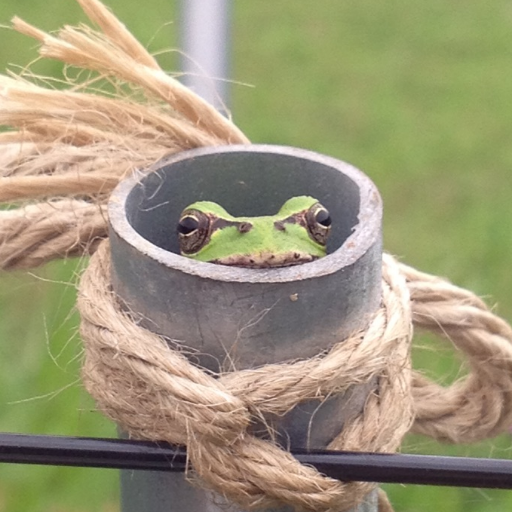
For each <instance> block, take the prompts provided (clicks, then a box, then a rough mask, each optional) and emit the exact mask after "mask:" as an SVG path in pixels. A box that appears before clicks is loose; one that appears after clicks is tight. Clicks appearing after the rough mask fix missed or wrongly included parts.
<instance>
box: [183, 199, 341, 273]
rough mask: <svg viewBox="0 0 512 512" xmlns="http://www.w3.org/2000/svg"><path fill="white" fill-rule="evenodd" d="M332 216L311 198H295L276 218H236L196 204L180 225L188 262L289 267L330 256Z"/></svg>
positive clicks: (202, 203) (209, 205)
mask: <svg viewBox="0 0 512 512" xmlns="http://www.w3.org/2000/svg"><path fill="white" fill-rule="evenodd" d="M330 228H331V218H330V216H329V212H328V211H327V210H326V209H325V207H323V206H322V205H321V204H320V203H319V202H318V201H317V200H316V199H314V198H313V197H309V196H300V197H292V198H291V199H289V200H288V201H286V203H284V205H283V206H282V207H281V209H280V210H279V212H277V214H276V215H272V216H266V217H233V216H232V215H230V214H229V213H228V212H227V211H226V210H224V208H222V207H221V206H219V205H218V204H216V203H212V202H210V201H199V202H196V203H193V204H191V205H190V206H188V207H187V208H185V210H184V211H183V213H182V214H181V217H180V220H179V223H178V236H179V241H180V250H181V254H182V255H183V256H187V257H189V258H192V259H195V260H199V261H207V262H210V263H220V264H223V265H234V266H239V267H249V268H263V267H284V266H289V265H296V264H298V263H305V262H308V261H312V260H315V259H317V258H321V257H322V256H325V254H326V252H325V245H326V242H327V238H328V236H329V232H330Z"/></svg>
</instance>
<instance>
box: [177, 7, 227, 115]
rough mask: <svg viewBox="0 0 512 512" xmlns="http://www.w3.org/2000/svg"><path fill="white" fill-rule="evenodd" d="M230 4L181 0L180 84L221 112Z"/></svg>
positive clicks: (225, 81)
mask: <svg viewBox="0 0 512 512" xmlns="http://www.w3.org/2000/svg"><path fill="white" fill-rule="evenodd" d="M230 11H231V2H230V0H182V2H181V22H180V49H181V50H182V52H183V53H182V58H181V69H182V71H183V72H184V73H185V74H184V76H183V83H184V84H185V85H187V86H188V87H190V88H191V89H192V90H193V91H194V92H195V93H196V94H198V95H199V96H201V97H202V98H204V99H205V100H206V101H208V102H209V103H211V104H212V105H213V106H214V107H216V108H217V109H218V110H220V111H225V110H226V106H227V104H228V100H229V98H228V95H229V83H228V82H227V79H228V77H229V58H230Z"/></svg>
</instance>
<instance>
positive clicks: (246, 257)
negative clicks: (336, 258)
mask: <svg viewBox="0 0 512 512" xmlns="http://www.w3.org/2000/svg"><path fill="white" fill-rule="evenodd" d="M316 259H318V258H317V257H316V256H312V255H311V254H308V253H306V252H300V251H293V252H286V253H282V254H275V253H272V252H261V253H258V254H236V255H231V256H226V257H224V258H218V259H216V260H214V261H212V263H218V264H220V265H229V266H233V267H245V268H271V267H290V266H292V265H300V264H301V263H308V262H309V261H313V260H316Z"/></svg>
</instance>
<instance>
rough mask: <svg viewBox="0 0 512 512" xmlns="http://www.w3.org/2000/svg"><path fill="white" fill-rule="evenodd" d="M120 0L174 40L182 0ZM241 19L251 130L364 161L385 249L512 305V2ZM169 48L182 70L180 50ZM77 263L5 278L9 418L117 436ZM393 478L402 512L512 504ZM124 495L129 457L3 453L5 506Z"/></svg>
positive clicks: (327, 9)
mask: <svg viewBox="0 0 512 512" xmlns="http://www.w3.org/2000/svg"><path fill="white" fill-rule="evenodd" d="M168 4H172V5H168ZM109 5H111V6H112V7H113V9H114V10H115V11H116V12H117V14H118V15H119V16H120V17H121V18H122V19H123V20H124V22H125V23H126V24H127V25H128V27H129V28H130V29H131V30H132V31H133V32H134V33H135V34H136V35H137V37H139V39H140V40H141V41H142V42H143V43H145V44H148V45H149V46H150V48H151V49H152V50H154V51H157V50H160V49H162V48H167V47H172V46H176V32H177V29H178V22H177V18H176V15H175V6H174V4H173V2H170V1H168V0H149V1H148V2H147V3H146V4H145V5H144V7H141V4H140V2H128V1H126V0H124V1H123V0H115V1H114V0H111V1H110V2H109ZM14 14H19V15H20V16H22V17H24V18H25V19H27V20H28V21H32V22H35V23H37V24H38V25H40V26H41V27H43V28H45V29H49V30H51V29H56V28H58V27H59V26H61V25H62V24H64V23H75V22H76V21H78V20H84V17H83V15H81V14H80V11H79V8H78V7H77V6H76V5H74V3H73V2H72V1H70V0H50V1H46V2H43V1H41V0H39V1H37V0H31V1H30V2H29V1H26V0H25V1H19V0H3V1H2V3H1V5H0V23H7V22H8V20H9V18H10V17H11V16H12V15H14ZM167 21H171V22H172V21H174V22H175V23H174V24H165V22H167ZM233 22H234V33H233V36H234V46H233V61H234V62H233V79H234V80H236V81H237V82H242V83H248V84H251V85H253V87H245V86H242V85H233V87H232V93H233V101H232V108H233V115H234V118H235V120H236V122H237V124H238V125H239V126H240V127H241V128H242V129H243V130H244V131H245V132H246V133H247V135H248V136H249V137H250V138H251V140H252V141H253V142H266V143H278V144H288V145H293V146H301V147H304V148H308V149H312V150H316V151H320V152H323V153H326V154H329V155H332V156H335V157H338V158H341V159H344V160H347V161H349V162H351V163H353V164H355V165H356V166H358V167H360V168H361V169H362V170H364V171H365V172H366V173H367V174H368V175H369V176H370V177H371V178H372V179H373V180H374V181H375V182H376V184H377V186H378V187H379V189H380V191H381V193H382V196H383V199H384V205H385V220H384V233H385V246H386V249H387V250H388V251H390V252H392V253H394V254H397V255H398V256H399V257H400V258H402V259H403V260H404V261H406V262H407V263H409V264H412V265H414V266H417V267H419V268H420V269H422V270H425V271H429V272H432V273H435V274H440V275H443V276H448V277H450V278H451V279H452V280H453V281H454V282H456V283H457V284H459V285H461V286H465V287H468V288H471V289H473V290H474V291H475V292H477V293H478V294H480V295H486V296H488V297H489V301H490V303H492V304H494V303H497V304H498V307H497V311H498V312H499V313H500V314H501V315H503V316H504V317H506V318H508V319H512V297H511V294H510V290H512V270H511V265H510V262H511V260H512V172H511V168H512V144H511V142H512V101H511V100H510V98H511V96H512V6H511V5H510V3H509V2H508V1H505V0H488V1H486V2H484V1H482V0H466V1H465V2H461V1H460V0H452V1H451V2H445V1H441V0H431V1H420V0H409V1H407V2H406V1H404V0H389V1H387V2H383V1H382V0H343V1H337V0H336V1H334V0H324V1H323V2H315V3H313V2H294V1H292V0H288V1H281V2H238V3H236V8H235V11H234V19H233ZM155 32H156V34H155ZM0 34H1V37H2V45H0V65H1V67H2V69H4V68H5V67H6V65H7V64H8V63H15V64H17V65H22V66H23V65H25V64H26V63H28V62H29V61H31V60H32V59H33V58H34V56H35V51H34V44H33V42H32V41H30V40H26V39H25V38H23V37H22V36H19V35H16V34H14V33H12V32H10V31H8V30H3V31H1V32H0ZM163 63H164V66H165V67H166V68H167V69H169V70H171V69H175V66H176V58H175V54H174V55H173V54H169V55H165V56H164V57H163ZM37 69H38V70H39V71H40V72H45V73H59V70H60V66H58V65H57V64H54V63H49V64H43V63H41V64H38V66H37ZM75 274H76V267H75V264H73V263H69V262H68V263H67V264H65V265H60V264H52V265H49V266H48V267H47V268H44V269H41V270H38V271H37V272H35V273H34V274H32V275H24V274H21V273H17V274H14V275H7V276H1V277H0V314H1V319H0V340H1V345H0V431H15V432H31V433H46V434H63V435H98V436H111V435H114V434H115V429H114V427H113V426H112V425H111V424H109V422H107V421H106V420H105V419H103V418H102V417H101V416H99V415H98V414H97V413H95V412H93V404H92V401H91V400H90V399H89V398H88V397H87V396H86V394H85V393H84V392H83V391H82V390H81V388H80V385H79V383H78V381H77V379H78V378H79V358H80V350H81V348H80V341H79V338H78V336H77V335H76V326H77V319H76V315H75V314H70V311H71V310H72V307H73V306H72V305H73V300H74V295H75V292H74V287H73V285H69V284H67V283H70V282H74V277H75ZM61 283H64V284H61ZM69 340H71V341H69ZM425 343H429V342H428V341H426V342H425ZM415 365H416V366H417V367H420V368H424V369H425V371H428V372H429V373H430V374H433V375H435V376H437V378H439V379H447V380H448V381H449V380H450V379H451V378H453V377H454V376H455V375H457V374H458V372H459V362H458V359H456V358H454V357H453V355H452V353H451V351H450V350H448V349H442V350H439V349H436V350H432V349H429V350H416V351H415ZM59 390H61V392H60V393H59V394H55V393H56V392H58V391H59ZM46 395H48V396H46ZM54 395H55V396H54ZM38 397H41V398H38ZM26 399H31V400H29V401H26ZM510 445H511V439H510V436H508V435H503V436H501V437H500V438H498V439H494V440H491V441H489V442H487V443H481V444H479V445H478V446H472V447H468V446H463V447H460V446H459V447H449V446H440V445H438V444H436V443H432V442H430V441H428V440H425V439H424V438H419V437H411V438H409V439H407V440H406V443H405V446H404V450H405V451H409V452H417V453H443V454H458V455H471V456H497V457H510V456H511V452H510ZM92 489H94V491H92ZM386 489H387V490H388V491H389V492H390V495H391V498H392V501H393V503H394V505H395V506H396V509H397V511H401V512H423V511H425V512H427V511H432V510H435V509H441V510H443V511H446V512H460V511H463V510H464V512H477V511H478V512H487V511H496V510H500V511H501V510H510V509H511V508H512V493H507V492H505V491H488V490H485V491H482V490H468V489H455V488H434V487H419V486H398V485H396V486H386ZM117 493H118V488H117V475H116V473H115V471H106V470H105V471H99V470H90V469H59V468H38V467H27V466H24V467H21V466H19V467H16V466H7V465H4V466H2V467H0V511H4V510H5V511H9V512H21V511H23V512H42V511H45V512H46V511H51V512H65V511H73V512H82V511H83V512H85V511H91V512H92V511H98V510H100V511H101V510H105V511H107V510H116V507H117V504H116V502H117Z"/></svg>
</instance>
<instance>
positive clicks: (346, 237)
mask: <svg viewBox="0 0 512 512" xmlns="http://www.w3.org/2000/svg"><path fill="white" fill-rule="evenodd" d="M149 171H150V172H149V173H148V174H146V175H144V176H143V177H141V176H138V177H132V178H129V179H128V180H126V181H125V182H123V183H121V184H120V186H119V187H118V188H117V189H116V190H115V192H114V194H113V196H112V199H111V202H110V206H109V219H110V223H111V230H110V231H111V232H110V240H111V248H112V263H113V268H112V279H113V285H114V289H115V291H116V293H117V294H118V296H119V297H120V298H121V300H122V301H123V302H125V303H126V304H128V305H129V307H130V309H131V310H132V311H136V312H138V313H140V316H141V319H144V320H143V323H144V322H145V325H146V327H147V328H148V329H150V330H152V331H154V332H158V333H160V334H162V335H165V336H167V337H168V338H170V339H174V340H180V343H182V344H183V345H186V346H189V347H192V348H196V349H197V356H196V357H195V358H194V360H195V362H197V363H199V364H201V365H202V366H204V367H206V368H208V369H210V370H212V371H218V370H219V368H220V367H224V368H226V367H229V366H230V365H231V364H235V365H236V368H237V369H241V368H247V367H252V366H255V365H261V364H265V363H271V362H279V361H284V360H287V359H296V358H301V357H302V358H303V357H310V356H313V355H315V354H317V353H318V352H320V351H322V350H324V349H326V348H328V347H329V346H331V345H332V344H333V343H335V342H337V341H339V340H340V339H342V338H343V337H344V336H346V335H348V334H349V333H351V332H353V331H354V330H356V329H358V328H361V327H363V326H364V325H365V324H366V322H367V321H368V319H369V316H370V315H371V313H372V312H373V311H375V310H376V309H377V307H378V305H379V301H380V279H381V274H380V272H381V260H382V252H381V251H382V248H381V216H382V205H381V200H380V196H379V194H378V191H377V190H376V188H375V186H374V185H373V183H372V182H371V181H370V180H369V179H368V178H367V177H366V176H365V175H364V174H362V173H361V172H360V171H358V170H357V169H355V168H354V167H352V166H350V165H348V164H345V163H343V162H340V161H338V160H335V159H333V158H329V157H325V156H322V155H319V154H317V153H312V152H309V151H305V150H301V149H295V148H287V147H280V146H258V145H251V146H225V147H215V148H202V149H196V150H192V151H187V152H183V153H180V154H177V155H173V156H171V157H170V158H168V159H166V160H164V161H162V162H160V163H158V164H156V165H155V166H154V167H153V168H152V169H150V170H149ZM303 194H310V195H312V196H314V197H316V198H318V199H319V200H320V201H321V202H322V204H324V205H325V206H326V207H327V208H328V209H329V211H330V213H331V217H332V218H333V232H332V236H331V239H330V241H331V242H330V245H329V246H328V252H329V254H328V256H326V257H325V258H321V259H319V260H317V261H314V262H311V263H307V264H303V265H298V266H294V267H286V268H277V269H267V270H263V269H259V270H258V269H256V270H255V269H243V268H235V267H226V266H223V265H214V264H208V263H201V262H196V261H193V260H190V259H188V258H184V257H182V256H179V250H178V244H177V239H176V232H175V231H176V225H177V221H178V218H179V215H180V212H181V210H182V209H183V208H184V207H185V206H187V205H188V204H189V203H191V202H194V201H196V200H201V199H209V200H212V201H215V202H217V203H219V204H222V205H223V206H224V207H225V208H226V209H227V210H228V211H229V212H231V213H232V214H233V215H238V216H240V215H248V216H253V215H263V214H271V213H273V212H276V211H277V210H278V209H279V207H280V206H281V205H282V204H283V203H284V202H285V201H286V200H287V199H289V198H290V197H292V196H296V195H303ZM255 319H257V320H258V321H255ZM371 389H372V383H369V384H365V385H359V386H354V387H353V388H352V389H350V390H349V391H348V392H347V393H346V394H344V395H342V396H337V397H335V398H332V399H329V400H327V401H325V402H324V403H323V404H321V405H320V404H319V403H318V402H309V403H305V404H301V405H300V406H297V407H296V408H295V409H293V410H292V411H291V412H290V413H288V414H287V415H286V416H285V417H284V418H267V421H269V422H272V423H273V425H274V426H275V428H276V429H277V430H278V432H279V433H280V434H281V441H282V443H283V445H285V446H291V447H292V448H312V449H314V448H325V447H326V445H327V444H328V443H329V442H330V440H332V439H333V437H334V436H335V435H336V434H337V433H338V432H339V430H340V429H341V428H342V426H343V423H344V422H345V421H347V420H348V419H349V418H351V417H353V416H354V415H357V414H359V413H360V412H361V411H362V408H363V407H364V403H365V400H366V397H367V394H368V393H369V391H370V390H371ZM121 482H122V510H123V512H192V511H193V512H220V511H221V510H224V511H226V510H227V511H229V512H240V509H239V508H238V507H235V506H233V505H231V504H228V503H226V502H225V500H223V499H222V498H220V497H219V496H216V495H213V494H212V493H210V492H206V491H203V490H201V489H198V488H197V487H192V486H191V485H189V484H188V482H187V481H186V480H185V479H184V476H183V475H179V474H178V475H177V474H168V473H151V472H143V471H123V472H122V479H121ZM376 508H377V505H376V493H375V492H374V493H370V495H369V496H368V497H367V500H366V503H364V504H362V505H360V506H359V507H356V508H355V509H354V510H353V512H356V511H357V512H363V511H364V512H375V511H376ZM273 510H275V511H279V512H285V511H289V510H291V509H290V508H289V507H281V508H278V509H273ZM268 512H270V510H268Z"/></svg>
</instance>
